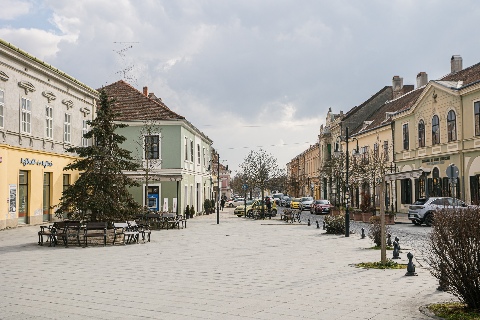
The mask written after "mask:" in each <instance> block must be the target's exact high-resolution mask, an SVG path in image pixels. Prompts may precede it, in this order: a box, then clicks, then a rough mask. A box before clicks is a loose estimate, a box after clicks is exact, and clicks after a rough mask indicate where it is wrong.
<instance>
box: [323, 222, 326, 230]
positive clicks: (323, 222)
mask: <svg viewBox="0 0 480 320" xmlns="http://www.w3.org/2000/svg"><path fill="white" fill-rule="evenodd" d="M325 229H326V227H325V220H323V230H325Z"/></svg>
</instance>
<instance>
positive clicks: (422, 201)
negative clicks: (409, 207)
mask: <svg viewBox="0 0 480 320" xmlns="http://www.w3.org/2000/svg"><path fill="white" fill-rule="evenodd" d="M425 202H427V199H417V201H415V202H414V204H417V205H422V204H425Z"/></svg>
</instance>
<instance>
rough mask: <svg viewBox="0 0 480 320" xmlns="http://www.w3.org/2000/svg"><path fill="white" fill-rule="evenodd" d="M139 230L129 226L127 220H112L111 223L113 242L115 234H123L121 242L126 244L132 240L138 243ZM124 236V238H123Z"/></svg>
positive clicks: (115, 237) (115, 238) (119, 235)
mask: <svg viewBox="0 0 480 320" xmlns="http://www.w3.org/2000/svg"><path fill="white" fill-rule="evenodd" d="M139 234H140V233H139V231H138V230H136V228H133V227H131V226H130V225H129V224H128V223H127V222H114V223H113V243H112V244H115V241H116V240H117V236H118V237H121V236H123V244H124V245H126V244H127V243H130V242H132V241H135V242H136V243H138V238H139ZM125 238H126V239H125Z"/></svg>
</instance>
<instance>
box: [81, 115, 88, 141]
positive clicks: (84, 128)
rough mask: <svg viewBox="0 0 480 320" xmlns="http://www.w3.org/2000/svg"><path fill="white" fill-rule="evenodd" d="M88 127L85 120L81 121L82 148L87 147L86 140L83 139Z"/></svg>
mask: <svg viewBox="0 0 480 320" xmlns="http://www.w3.org/2000/svg"><path fill="white" fill-rule="evenodd" d="M87 130H88V127H87V120H83V121H82V147H88V139H87V138H85V135H86V134H87V132H88V131H87Z"/></svg>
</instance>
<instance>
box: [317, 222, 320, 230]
mask: <svg viewBox="0 0 480 320" xmlns="http://www.w3.org/2000/svg"><path fill="white" fill-rule="evenodd" d="M317 229H320V225H319V224H318V220H317Z"/></svg>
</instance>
